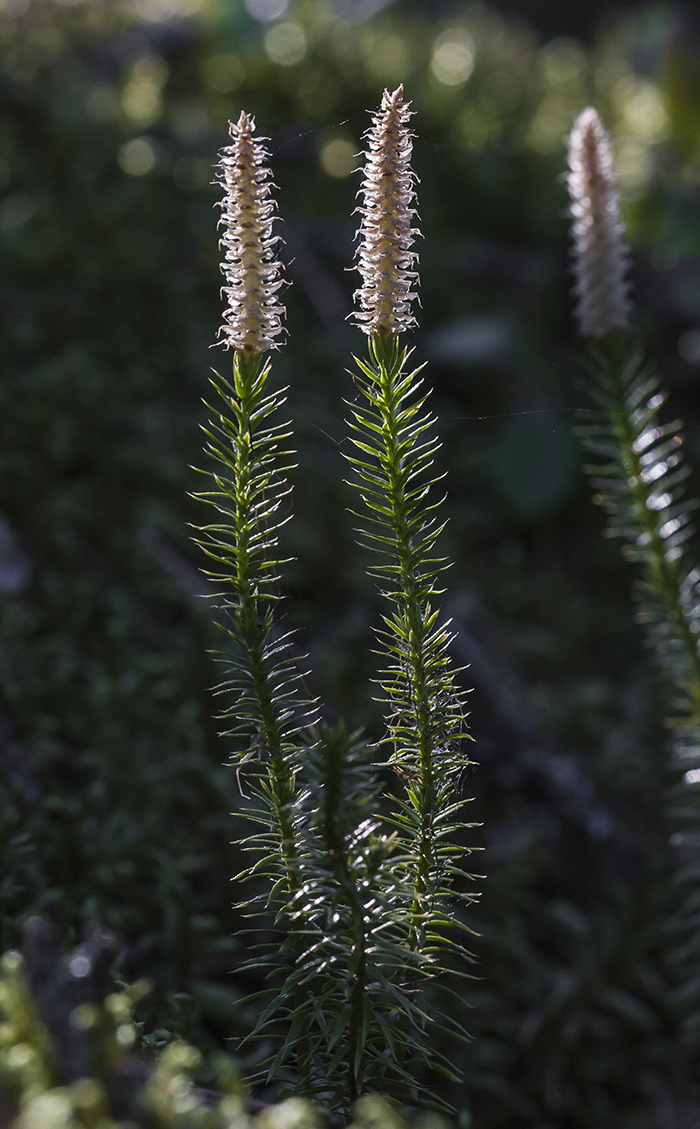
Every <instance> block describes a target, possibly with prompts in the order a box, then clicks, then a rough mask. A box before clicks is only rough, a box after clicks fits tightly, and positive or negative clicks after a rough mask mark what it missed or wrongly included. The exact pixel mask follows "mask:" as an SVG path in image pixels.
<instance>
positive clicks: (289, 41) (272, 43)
mask: <svg viewBox="0 0 700 1129" xmlns="http://www.w3.org/2000/svg"><path fill="white" fill-rule="evenodd" d="M265 51H266V52H267V56H268V58H269V59H271V60H272V62H273V63H278V64H279V65H280V66H281V67H293V66H294V65H295V64H296V63H300V62H301V60H302V59H303V58H304V55H305V54H306V36H305V34H304V29H303V28H302V26H301V24H298V23H295V22H294V21H293V20H285V21H284V23H281V24H275V26H274V27H271V28H270V30H269V31H268V33H267V35H266V36H265Z"/></svg>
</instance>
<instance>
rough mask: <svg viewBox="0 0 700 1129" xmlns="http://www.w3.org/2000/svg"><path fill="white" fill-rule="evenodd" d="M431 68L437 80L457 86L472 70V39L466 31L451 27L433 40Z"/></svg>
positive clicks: (464, 80)
mask: <svg viewBox="0 0 700 1129" xmlns="http://www.w3.org/2000/svg"><path fill="white" fill-rule="evenodd" d="M431 68H432V71H433V74H434V75H435V77H436V79H437V80H438V82H442V83H444V85H445V86H459V85H461V83H463V82H466V81H467V79H468V78H469V76H470V74H471V73H472V71H473V70H474V40H473V38H472V37H471V35H470V34H469V32H468V31H464V30H463V29H461V28H452V29H451V30H449V31H444V32H442V34H441V35H439V36H438V37H437V39H436V40H435V44H434V46H433V57H432V61H431Z"/></svg>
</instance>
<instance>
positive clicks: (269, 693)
mask: <svg viewBox="0 0 700 1129" xmlns="http://www.w3.org/2000/svg"><path fill="white" fill-rule="evenodd" d="M265 379H266V373H265V370H264V367H263V365H262V358H261V357H260V356H259V355H253V356H247V355H246V354H245V353H241V352H236V353H235V354H234V362H233V381H234V389H235V392H236V396H237V400H236V401H234V402H233V404H232V406H233V409H234V412H235V422H236V431H235V438H234V457H235V473H234V484H235V529H236V531H237V537H236V540H235V547H234V548H235V554H234V562H235V564H234V568H235V571H234V577H233V579H234V588H235V591H236V595H237V597H238V608H237V619H238V628H239V633H240V639H241V643H242V644H243V647H244V649H245V651H246V654H247V658H248V667H249V671H250V677H251V681H252V685H253V693H254V696H255V699H256V703H257V707H258V715H259V725H260V734H259V737H260V739H261V740H262V742H263V743H264V747H265V751H266V754H267V758H268V783H269V794H270V799H271V803H272V807H273V810H274V815H275V819H276V822H277V830H278V833H279V840H280V849H281V854H282V860H283V865H284V868H285V874H286V879H287V885H288V889H289V893H290V894H292V893H294V892H295V891H296V890H297V889H298V876H297V871H296V865H295V863H296V858H297V849H296V842H295V835H294V827H293V823H292V818H291V805H292V803H293V800H294V791H295V790H294V771H293V768H292V767H291V765H290V764H289V762H288V759H287V757H286V756H285V750H284V745H283V740H282V733H281V727H280V719H279V716H278V711H277V709H276V707H275V695H274V688H273V686H272V685H271V680H270V674H269V670H268V666H267V663H266V661H265V657H264V650H265V642H266V639H267V635H268V632H269V629H270V623H269V617H268V616H267V615H266V611H267V609H266V608H265V607H261V600H260V596H259V588H258V582H257V580H258V578H257V574H256V571H255V568H254V567H253V563H252V552H251V540H252V538H253V535H254V532H255V530H256V526H257V524H258V521H259V518H258V514H257V512H256V510H257V506H256V502H255V499H254V498H253V497H252V496H251V495H252V491H251V481H252V477H253V470H254V467H255V461H256V452H255V443H256V428H255V411H256V408H257V407H258V405H259V401H260V393H261V391H262V386H263V385H264V382H265Z"/></svg>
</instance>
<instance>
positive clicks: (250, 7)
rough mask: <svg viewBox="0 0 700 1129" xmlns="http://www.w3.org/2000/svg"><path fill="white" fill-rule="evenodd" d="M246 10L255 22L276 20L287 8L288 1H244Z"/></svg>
mask: <svg viewBox="0 0 700 1129" xmlns="http://www.w3.org/2000/svg"><path fill="white" fill-rule="evenodd" d="M245 6H246V10H247V11H248V12H249V13H250V15H251V16H252V17H253V19H256V20H263V21H267V20H278V19H279V18H280V16H283V15H284V13H285V12H286V11H287V8H288V7H289V0H245Z"/></svg>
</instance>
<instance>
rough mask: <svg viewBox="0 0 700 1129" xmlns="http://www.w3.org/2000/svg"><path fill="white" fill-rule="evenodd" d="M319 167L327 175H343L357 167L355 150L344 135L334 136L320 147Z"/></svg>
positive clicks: (347, 174) (348, 173) (339, 176)
mask: <svg viewBox="0 0 700 1129" xmlns="http://www.w3.org/2000/svg"><path fill="white" fill-rule="evenodd" d="M319 159H320V162H321V168H322V169H323V171H324V172H325V173H327V174H328V176H333V177H338V178H341V177H344V176H350V173H351V172H353V171H354V169H356V168H357V160H358V158H357V151H356V147H355V146H354V145H353V144H352V142H351V141H348V140H347V139H346V138H344V137H334V138H332V140H330V141H327V142H326V144H325V145H323V146H322V148H321V153H320V157H319Z"/></svg>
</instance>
